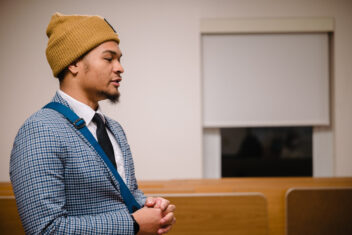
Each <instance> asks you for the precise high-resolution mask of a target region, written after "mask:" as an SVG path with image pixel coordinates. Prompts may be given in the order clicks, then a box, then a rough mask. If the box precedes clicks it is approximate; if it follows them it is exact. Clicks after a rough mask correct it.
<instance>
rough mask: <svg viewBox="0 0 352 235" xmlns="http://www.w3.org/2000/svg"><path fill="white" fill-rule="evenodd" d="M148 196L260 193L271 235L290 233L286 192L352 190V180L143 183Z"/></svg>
mask: <svg viewBox="0 0 352 235" xmlns="http://www.w3.org/2000/svg"><path fill="white" fill-rule="evenodd" d="M139 186H140V188H141V189H142V191H143V192H145V193H146V194H158V193H219V192H260V193H263V194H264V195H265V197H266V198H267V202H268V214H269V234H270V235H284V234H285V233H286V211H285V200H286V197H285V196H286V192H287V190H289V189H290V188H295V187H313V188H321V187H334V188H336V187H342V188H343V187H352V177H344V178H342V177H341V178H337V177H336V178H312V177H271V178H223V179H199V180H166V181H140V182H139Z"/></svg>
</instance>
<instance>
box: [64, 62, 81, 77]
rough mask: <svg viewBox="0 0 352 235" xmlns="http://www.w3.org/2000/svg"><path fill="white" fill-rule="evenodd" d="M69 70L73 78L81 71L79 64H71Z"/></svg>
mask: <svg viewBox="0 0 352 235" xmlns="http://www.w3.org/2000/svg"><path fill="white" fill-rule="evenodd" d="M67 68H68V70H69V71H70V72H71V73H72V74H73V76H76V75H77V74H78V72H79V70H80V68H79V65H78V63H77V62H74V63H72V64H70V65H69V66H68V67H67Z"/></svg>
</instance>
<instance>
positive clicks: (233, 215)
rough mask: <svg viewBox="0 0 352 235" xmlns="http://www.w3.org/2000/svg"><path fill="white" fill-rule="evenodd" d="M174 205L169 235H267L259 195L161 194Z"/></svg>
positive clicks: (264, 209)
mask: <svg viewBox="0 0 352 235" xmlns="http://www.w3.org/2000/svg"><path fill="white" fill-rule="evenodd" d="M162 196H164V197H165V198H167V199H168V200H170V201H172V202H173V203H175V204H176V205H177V208H176V212H175V214H176V224H175V226H174V227H173V229H172V230H171V232H170V233H169V234H180V235H181V234H182V235H184V234H189V235H208V234H209V235H217V234H219V235H222V234H238V235H268V234H269V229H268V211H267V202H266V199H265V197H264V195H263V194H261V193H228V194H183V195H182V194H173V195H162Z"/></svg>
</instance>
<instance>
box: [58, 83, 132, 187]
mask: <svg viewBox="0 0 352 235" xmlns="http://www.w3.org/2000/svg"><path fill="white" fill-rule="evenodd" d="M58 93H59V95H60V96H61V97H62V98H63V99H64V100H65V101H67V103H68V104H69V105H70V107H71V108H72V109H73V111H74V112H75V113H76V114H77V116H79V117H80V118H83V120H84V121H85V122H86V126H87V127H88V130H89V131H90V132H91V133H92V134H93V136H94V138H95V139H96V140H97V134H96V132H97V125H96V124H95V123H94V122H93V121H92V119H93V117H94V114H95V113H98V114H99V115H100V116H101V117H102V119H103V121H104V123H105V118H104V115H103V113H102V112H101V109H100V106H99V107H98V110H97V111H94V110H93V109H92V108H91V107H89V106H88V105H86V104H84V103H82V102H80V101H78V100H76V99H74V98H72V97H71V96H69V95H68V94H66V93H65V92H63V91H61V90H58ZM106 131H107V132H108V136H109V138H110V141H111V144H112V147H113V149H114V155H115V161H116V167H117V171H118V172H119V174H120V176H121V178H122V179H123V181H125V182H126V176H125V167H124V164H123V156H122V152H121V148H120V146H119V144H118V143H117V141H116V139H115V137H114V135H113V134H112V133H111V131H110V130H109V128H106Z"/></svg>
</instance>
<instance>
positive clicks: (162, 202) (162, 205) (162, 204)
mask: <svg viewBox="0 0 352 235" xmlns="http://www.w3.org/2000/svg"><path fill="white" fill-rule="evenodd" d="M169 204H170V201H169V200H166V199H164V198H160V207H159V208H160V209H161V210H162V211H164V210H165V209H166V208H167V207H168V206H169Z"/></svg>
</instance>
